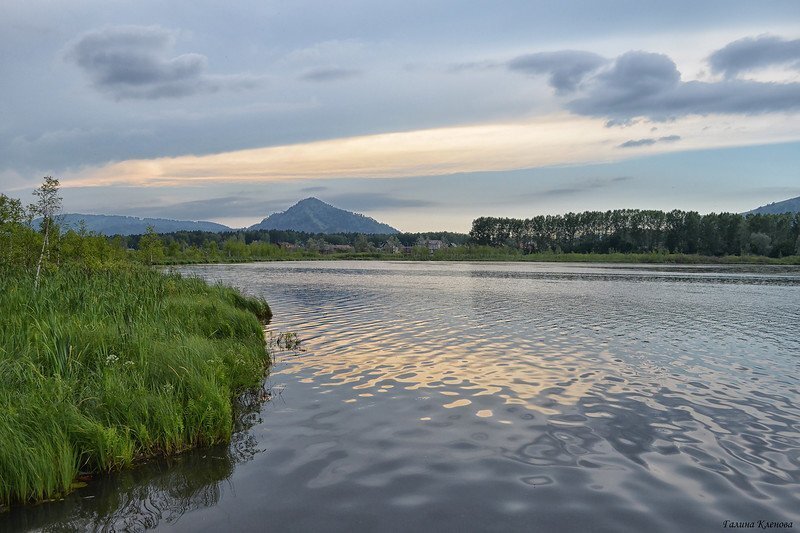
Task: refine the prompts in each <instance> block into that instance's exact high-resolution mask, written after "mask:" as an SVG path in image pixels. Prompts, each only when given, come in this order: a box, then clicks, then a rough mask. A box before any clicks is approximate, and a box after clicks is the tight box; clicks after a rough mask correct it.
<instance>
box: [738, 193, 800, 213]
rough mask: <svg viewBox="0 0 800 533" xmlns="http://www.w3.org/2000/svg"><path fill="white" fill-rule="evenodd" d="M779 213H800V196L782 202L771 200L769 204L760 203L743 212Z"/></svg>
mask: <svg viewBox="0 0 800 533" xmlns="http://www.w3.org/2000/svg"><path fill="white" fill-rule="evenodd" d="M781 213H800V196H798V197H797V198H789V199H788V200H784V201H782V202H773V203H771V204H767V205H762V206H761V207H757V208H756V209H753V210H752V211H748V212H747V213H744V214H745V215H779V214H781Z"/></svg>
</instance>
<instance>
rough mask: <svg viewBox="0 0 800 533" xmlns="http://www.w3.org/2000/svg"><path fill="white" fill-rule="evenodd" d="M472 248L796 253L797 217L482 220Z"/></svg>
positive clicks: (689, 214) (620, 214) (624, 212)
mask: <svg viewBox="0 0 800 533" xmlns="http://www.w3.org/2000/svg"><path fill="white" fill-rule="evenodd" d="M470 239H471V241H472V242H473V243H474V244H477V245H486V246H494V247H506V248H512V249H515V250H519V251H521V252H522V253H528V254H530V253H547V252H554V253H562V252H563V253H599V254H607V253H614V252H621V253H650V252H665V253H667V252H668V253H681V254H701V255H708V256H723V255H762V256H769V257H785V256H790V255H798V254H800V213H784V214H779V215H772V214H771V215H762V214H756V215H741V214H737V213H711V214H708V215H701V214H699V213H697V212H695V211H679V210H674V211H669V212H665V211H655V210H639V209H617V210H613V211H605V212H602V211H585V212H582V213H567V214H565V215H540V216H535V217H533V218H526V219H519V218H497V217H481V218H477V219H475V220H474V221H473V223H472V230H471V231H470Z"/></svg>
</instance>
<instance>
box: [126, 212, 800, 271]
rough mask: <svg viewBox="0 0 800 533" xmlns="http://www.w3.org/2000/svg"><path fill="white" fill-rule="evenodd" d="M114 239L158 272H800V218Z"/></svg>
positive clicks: (613, 216) (685, 215) (553, 221)
mask: <svg viewBox="0 0 800 533" xmlns="http://www.w3.org/2000/svg"><path fill="white" fill-rule="evenodd" d="M111 239H112V240H113V242H115V243H117V244H116V245H117V246H118V247H121V248H127V249H128V253H129V254H132V255H135V256H137V257H138V258H139V259H140V260H141V261H143V262H149V263H154V264H155V263H157V264H196V263H240V262H249V261H293V260H322V259H328V260H330V259H357V260H373V259H374V260H425V261H429V260H433V261H545V262H556V261H557V262H591V263H680V264H732V263H737V264H784V265H787V264H788V265H796V264H800V214H793V213H784V214H769V215H762V214H755V215H740V214H736V213H711V214H708V215H700V214H698V213H696V212H691V211H690V212H687V211H670V212H664V211H641V210H633V209H625V210H616V211H606V212H598V211H587V212H583V213H567V214H565V215H555V216H537V217H533V218H530V219H512V218H491V217H482V218H478V219H476V220H475V221H474V222H473V225H472V230H471V231H470V233H469V234H464V233H453V232H430V233H400V234H393V235H364V234H357V233H339V234H311V233H304V232H298V231H291V230H242V231H232V232H224V233H212V232H203V231H180V232H175V233H169V234H161V235H157V234H155V233H154V232H152V231H150V232H148V233H146V234H144V235H130V236H126V237H122V236H117V237H113V238H111Z"/></svg>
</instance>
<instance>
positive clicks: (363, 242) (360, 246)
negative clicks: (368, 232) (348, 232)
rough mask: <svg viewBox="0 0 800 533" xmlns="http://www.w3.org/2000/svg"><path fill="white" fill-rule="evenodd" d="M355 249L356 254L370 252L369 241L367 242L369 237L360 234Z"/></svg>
mask: <svg viewBox="0 0 800 533" xmlns="http://www.w3.org/2000/svg"><path fill="white" fill-rule="evenodd" d="M353 248H355V250H356V252H368V251H369V241H368V240H367V237H366V236H365V235H363V234H361V233H359V234H358V236H357V237H356V240H355V243H354V244H353Z"/></svg>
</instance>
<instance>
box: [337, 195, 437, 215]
mask: <svg viewBox="0 0 800 533" xmlns="http://www.w3.org/2000/svg"><path fill="white" fill-rule="evenodd" d="M326 198H327V199H328V200H329V201H330V203H331V204H333V205H335V206H336V207H341V208H343V209H350V210H353V211H359V210H363V211H370V210H374V209H385V208H407V207H411V208H413V207H431V206H435V205H440V202H436V201H433V200H422V199H412V198H401V197H399V196H396V195H393V194H388V193H378V192H375V193H371V192H364V193H346V194H337V195H333V196H326Z"/></svg>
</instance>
